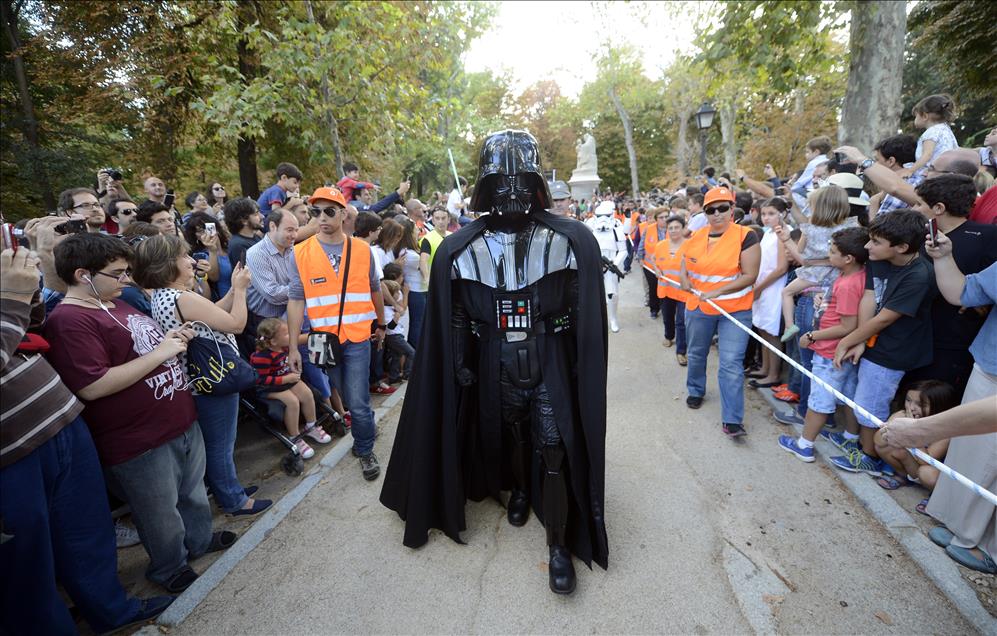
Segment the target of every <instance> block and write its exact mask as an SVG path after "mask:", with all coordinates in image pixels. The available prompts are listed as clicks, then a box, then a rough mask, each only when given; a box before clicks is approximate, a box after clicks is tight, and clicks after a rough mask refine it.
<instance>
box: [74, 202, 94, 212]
mask: <svg viewBox="0 0 997 636" xmlns="http://www.w3.org/2000/svg"><path fill="white" fill-rule="evenodd" d="M69 209H70V210H91V211H93V210H99V209H100V203H80V204H77V205H74V206H73V207H71V208H69Z"/></svg>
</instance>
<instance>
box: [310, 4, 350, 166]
mask: <svg viewBox="0 0 997 636" xmlns="http://www.w3.org/2000/svg"><path fill="white" fill-rule="evenodd" d="M305 9H306V10H307V11H308V21H309V22H311V23H312V24H318V22H317V21H316V20H315V11H314V10H313V9H312V2H311V0H305ZM323 54H324V53H323V51H322V49H321V48H320V47H319V46H318V44H317V43H316V45H315V55H317V56H319V57H321V56H322V55H323ZM320 88H321V91H322V110H323V111H325V125H326V126H327V127H328V128H329V142H330V143H331V144H332V156H333V159H334V160H335V162H336V174H337V175H338V176H339V177H340V178H342V177H345V176H346V173H345V172H343V148H342V145H341V144H340V141H339V122H338V121H336V115H335V113H333V112H332V97H331V94H330V91H329V78H328V76H326V75H322V85H321V87H320Z"/></svg>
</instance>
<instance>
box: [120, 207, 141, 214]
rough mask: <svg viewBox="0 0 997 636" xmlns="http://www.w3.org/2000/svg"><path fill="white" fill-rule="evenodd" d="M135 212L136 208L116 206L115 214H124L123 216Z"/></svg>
mask: <svg viewBox="0 0 997 636" xmlns="http://www.w3.org/2000/svg"><path fill="white" fill-rule="evenodd" d="M137 212H138V208H118V211H117V212H116V214H118V215H121V214H124V215H125V216H131V215H133V214H135V213H137Z"/></svg>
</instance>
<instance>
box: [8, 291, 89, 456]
mask: <svg viewBox="0 0 997 636" xmlns="http://www.w3.org/2000/svg"><path fill="white" fill-rule="evenodd" d="M30 312H31V307H30V306H29V305H27V304H25V303H22V302H18V301H16V300H10V299H7V298H4V299H2V300H0V342H2V348H0V363H2V372H0V390H2V392H3V400H2V401H0V468H6V467H7V466H10V465H11V464H13V463H14V462H16V461H18V460H19V459H22V458H24V457H26V456H27V455H29V454H30V453H31V452H32V451H34V450H35V449H36V448H38V447H40V446H41V445H42V444H44V443H45V442H47V441H48V440H50V439H52V438H53V437H55V435H56V434H57V433H58V432H59V431H61V430H62V429H63V428H65V427H66V426H67V425H68V424H69V423H71V422H72V421H73V420H74V419H76V418H77V416H79V414H80V413H81V412H82V411H83V404H82V403H81V402H80V401H79V400H77V399H76V396H74V395H73V394H72V392H70V390H69V389H68V388H66V386H65V385H64V384H63V383H62V380H60V379H59V375H58V374H57V373H56V372H55V369H53V368H52V367H51V366H50V365H49V363H48V361H46V360H45V358H43V357H42V356H40V355H37V354H35V355H24V354H20V353H17V345H18V344H19V343H20V342H21V339H22V338H23V337H24V333H25V331H26V330H27V328H28V320H29V314H30Z"/></svg>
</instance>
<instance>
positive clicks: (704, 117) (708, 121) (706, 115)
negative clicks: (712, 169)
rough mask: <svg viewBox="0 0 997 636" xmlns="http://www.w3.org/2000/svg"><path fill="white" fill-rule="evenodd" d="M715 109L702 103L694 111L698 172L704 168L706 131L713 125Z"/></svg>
mask: <svg viewBox="0 0 997 636" xmlns="http://www.w3.org/2000/svg"><path fill="white" fill-rule="evenodd" d="M716 114H717V109H716V108H713V105H712V104H710V103H709V102H703V104H702V105H701V106H700V107H699V110H697V111H696V128H699V171H700V172H702V171H703V168H705V167H706V131H707V130H708V129H709V127H710V126H712V125H713V116H714V115H716Z"/></svg>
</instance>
